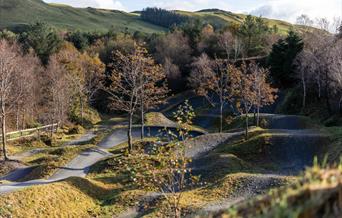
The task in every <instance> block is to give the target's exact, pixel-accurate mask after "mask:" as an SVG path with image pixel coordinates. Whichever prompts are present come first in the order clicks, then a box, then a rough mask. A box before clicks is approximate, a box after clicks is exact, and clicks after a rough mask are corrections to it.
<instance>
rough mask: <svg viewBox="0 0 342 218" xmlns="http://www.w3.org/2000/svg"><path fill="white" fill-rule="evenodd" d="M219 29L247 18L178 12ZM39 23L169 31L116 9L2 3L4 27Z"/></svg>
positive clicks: (282, 27) (24, 0)
mask: <svg viewBox="0 0 342 218" xmlns="http://www.w3.org/2000/svg"><path fill="white" fill-rule="evenodd" d="M178 13H181V14H185V15H188V16H191V17H194V18H199V19H201V20H204V21H205V22H208V23H212V24H215V26H221V27H223V26H227V25H229V24H230V23H241V22H242V21H243V20H244V18H245V17H246V15H243V14H234V13H231V12H225V11H218V10H217V11H210V10H203V11H199V12H187V11H178ZM264 19H265V20H266V21H267V22H268V23H269V26H273V25H277V26H278V28H279V31H280V33H286V32H287V31H288V30H289V29H290V28H292V27H295V28H297V29H298V30H300V29H301V27H299V26H293V25H292V24H290V23H288V22H285V21H280V20H274V19H267V18H264ZM37 21H44V22H47V23H50V24H52V25H54V26H56V27H58V28H60V29H67V30H75V29H79V30H83V31H95V30H97V31H106V30H108V29H109V28H111V27H112V26H113V27H114V29H115V30H119V31H120V30H121V31H123V30H125V29H126V28H128V30H129V31H137V30H139V31H142V32H146V33H155V32H163V31H165V30H166V29H165V28H163V27H160V26H157V25H153V24H150V23H148V22H144V21H142V20H141V19H140V18H139V13H125V12H121V11H113V10H101V9H94V8H73V7H70V6H66V5H60V4H46V3H44V2H42V1H41V0H11V1H6V0H0V28H13V27H15V26H21V25H28V24H31V23H34V22H37Z"/></svg>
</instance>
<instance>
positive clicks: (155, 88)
mask: <svg viewBox="0 0 342 218" xmlns="http://www.w3.org/2000/svg"><path fill="white" fill-rule="evenodd" d="M137 50H138V52H139V53H140V56H141V70H140V72H139V86H141V89H140V91H139V93H138V95H139V100H140V112H141V139H143V138H144V135H145V133H144V129H145V121H144V119H145V111H147V110H149V109H151V108H153V107H155V106H157V105H159V104H162V103H163V100H164V99H165V97H166V94H167V92H168V89H167V87H166V83H165V80H166V77H165V73H164V71H163V68H162V67H161V66H160V65H157V64H156V63H155V61H154V60H153V58H152V57H151V56H149V55H148V53H147V50H146V49H144V48H141V47H137Z"/></svg>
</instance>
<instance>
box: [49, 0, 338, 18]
mask: <svg viewBox="0 0 342 218" xmlns="http://www.w3.org/2000/svg"><path fill="white" fill-rule="evenodd" d="M44 1H45V2H54V3H62V4H68V5H72V6H74V7H96V8H106V9H118V10H124V11H134V10H141V9H143V8H146V7H154V6H156V7H161V8H165V9H178V10H187V11H196V10H200V9H208V8H219V9H222V10H227V11H232V12H237V13H246V14H253V15H257V16H260V15H261V16H263V17H268V18H274V19H281V20H286V21H289V22H292V23H294V22H295V20H296V18H297V17H298V16H300V15H301V14H307V15H309V16H310V17H311V18H312V19H314V18H317V17H320V18H323V17H324V18H328V19H330V20H332V19H333V17H342V0H188V1H181V0H44Z"/></svg>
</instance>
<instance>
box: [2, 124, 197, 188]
mask: <svg viewBox="0 0 342 218" xmlns="http://www.w3.org/2000/svg"><path fill="white" fill-rule="evenodd" d="M164 128H165V127H158V126H150V127H146V130H145V133H146V136H158V135H159V134H160V130H164ZM168 129H169V130H170V131H176V130H175V128H173V127H171V128H168ZM192 134H193V135H194V136H196V135H200V134H202V133H201V132H195V131H193V132H192ZM132 135H133V138H139V137H140V128H133V129H132ZM84 138H88V137H84ZM126 141H127V131H126V129H125V128H123V129H115V130H113V132H112V133H111V134H110V135H109V136H107V137H106V138H105V139H103V140H102V141H101V142H100V143H99V144H98V145H97V148H94V149H90V150H87V151H85V152H82V153H81V154H79V155H78V156H77V157H76V158H74V159H73V160H72V161H71V162H69V163H68V164H67V165H66V166H65V167H62V168H61V169H59V170H58V171H57V172H56V173H55V174H54V175H53V176H51V177H50V178H49V179H47V180H43V179H39V180H32V181H26V182H14V183H9V184H3V185H0V194H3V193H8V192H12V191H15V190H18V189H22V188H26V187H30V186H33V185H42V184H48V183H52V182H57V181H61V180H64V179H67V178H69V177H85V176H86V175H87V173H88V171H89V169H90V167H91V166H92V165H94V164H95V163H96V162H98V161H100V160H101V159H104V158H106V157H110V156H111V155H112V154H111V153H109V152H108V151H106V149H109V148H112V147H115V146H117V145H120V144H122V143H124V142H126ZM78 142H79V140H78ZM29 172H30V168H25V169H22V170H19V171H16V172H13V173H11V174H9V175H7V176H5V177H3V178H2V180H6V179H7V180H17V179H20V178H22V177H24V176H25V175H27V173H29Z"/></svg>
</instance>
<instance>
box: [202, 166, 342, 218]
mask: <svg viewBox="0 0 342 218" xmlns="http://www.w3.org/2000/svg"><path fill="white" fill-rule="evenodd" d="M341 192H342V168H341V166H340V167H338V168H337V167H335V168H332V169H321V168H320V167H318V166H315V167H313V168H312V169H310V170H307V171H306V172H305V175H304V179H302V180H300V181H299V182H298V183H296V184H295V185H292V186H290V187H286V188H281V189H278V190H273V191H271V192H270V193H269V194H267V195H265V196H261V197H259V198H257V199H254V200H252V201H247V202H243V203H242V204H240V205H238V206H237V207H236V208H234V209H230V210H227V211H222V212H220V213H217V214H213V215H212V216H206V217H264V218H268V217H279V218H283V217H284V218H285V217H339V216H340V215H341V212H342V205H341Z"/></svg>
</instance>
